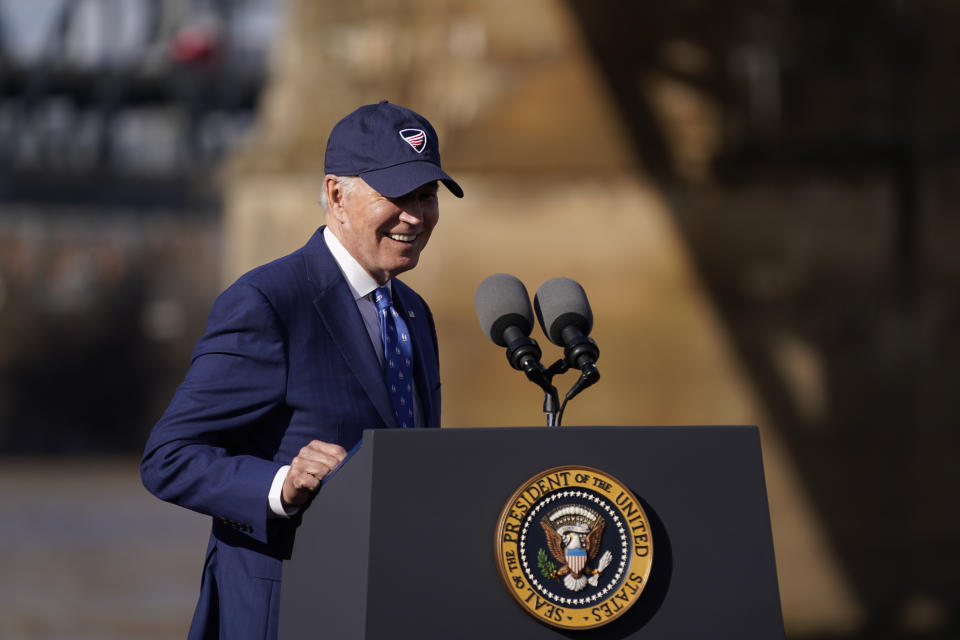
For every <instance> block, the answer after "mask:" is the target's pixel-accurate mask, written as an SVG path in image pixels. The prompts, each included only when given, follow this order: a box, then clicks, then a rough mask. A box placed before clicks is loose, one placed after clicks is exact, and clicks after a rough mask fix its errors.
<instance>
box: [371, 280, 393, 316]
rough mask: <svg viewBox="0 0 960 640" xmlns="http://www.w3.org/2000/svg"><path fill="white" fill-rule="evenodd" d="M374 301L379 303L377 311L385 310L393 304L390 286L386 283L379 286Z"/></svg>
mask: <svg viewBox="0 0 960 640" xmlns="http://www.w3.org/2000/svg"><path fill="white" fill-rule="evenodd" d="M373 301H374V302H375V303H376V305H377V311H383V310H384V309H389V308H390V307H392V306H393V299H392V298H391V297H390V287H388V286H386V285H384V286H382V287H377V290H376V291H374V292H373Z"/></svg>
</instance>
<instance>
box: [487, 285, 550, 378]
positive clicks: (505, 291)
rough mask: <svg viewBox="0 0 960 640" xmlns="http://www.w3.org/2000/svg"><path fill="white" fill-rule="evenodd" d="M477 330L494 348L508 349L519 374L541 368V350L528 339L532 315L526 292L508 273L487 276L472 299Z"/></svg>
mask: <svg viewBox="0 0 960 640" xmlns="http://www.w3.org/2000/svg"><path fill="white" fill-rule="evenodd" d="M473 302H474V306H476V308H477V318H478V319H479V320H480V328H481V329H483V332H484V333H485V334H486V335H487V337H488V338H490V339H491V340H493V342H494V344H496V345H499V346H501V347H506V348H507V360H508V361H509V362H510V366H511V367H513V368H514V369H518V370H520V371H526V372H527V374H528V376H529V375H530V373H531V371H530V370H531V369H532V368H533V369H535V368H540V369H542V365H540V356H541V355H542V352H541V351H540V346H539V345H538V344H537V342H536V340H534V339H533V338H531V337H530V332H531V331H532V330H533V311H532V310H531V308H530V296H529V294H527V288H526V287H524V286H523V283H522V282H520V280H519V279H518V278H516V277H515V276H512V275H510V274H507V273H495V274H493V275H492V276H488V277H487V278H486V279H484V281H483V282H481V283H480V285H479V286H478V287H477V293H476V295H475V296H474V299H473Z"/></svg>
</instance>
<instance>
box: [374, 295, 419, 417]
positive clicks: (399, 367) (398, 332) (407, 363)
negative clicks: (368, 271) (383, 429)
mask: <svg viewBox="0 0 960 640" xmlns="http://www.w3.org/2000/svg"><path fill="white" fill-rule="evenodd" d="M373 298H374V302H376V304H377V315H378V316H379V318H380V338H381V340H382V343H383V370H384V373H385V374H386V377H387V389H388V390H389V391H390V400H392V401H393V411H394V413H395V414H396V415H397V424H399V425H400V426H401V427H402V428H405V429H406V428H410V427H413V426H414V425H413V343H412V342H411V341H410V330H409V329H407V323H406V322H404V321H403V318H402V317H401V316H400V314H399V313H397V310H396V309H395V308H394V306H393V301H392V300H391V298H390V289H389V288H388V287H385V286H384V287H379V288H378V289H377V290H376V291H375V292H374V294H373Z"/></svg>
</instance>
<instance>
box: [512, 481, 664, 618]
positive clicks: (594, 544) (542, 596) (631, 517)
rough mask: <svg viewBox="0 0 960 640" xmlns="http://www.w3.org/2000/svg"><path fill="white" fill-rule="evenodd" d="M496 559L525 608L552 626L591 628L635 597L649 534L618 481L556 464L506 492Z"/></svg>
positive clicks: (644, 573)
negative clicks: (513, 489)
mask: <svg viewBox="0 0 960 640" xmlns="http://www.w3.org/2000/svg"><path fill="white" fill-rule="evenodd" d="M496 559H497V569H498V570H499V572H500V577H501V578H502V579H503V584H504V585H505V586H506V588H507V591H509V592H510V595H511V596H513V598H514V600H516V601H517V603H519V604H520V606H521V607H522V608H523V609H524V610H525V611H526V612H527V613H529V614H530V615H532V616H533V617H535V618H537V619H538V620H540V621H542V622H545V623H547V624H549V625H552V626H554V627H559V628H562V629H591V628H593V627H599V626H602V625H605V624H607V623H609V622H611V621H612V620H615V619H616V618H618V617H620V616H621V615H623V614H624V613H625V612H626V611H627V609H629V608H630V607H631V606H632V605H633V604H634V603H635V602H636V601H637V600H638V599H639V598H640V594H641V592H643V589H644V587H646V585H647V581H648V580H649V578H650V567H651V564H652V562H653V539H652V537H651V535H650V524H649V521H648V520H647V515H646V513H644V511H643V507H642V506H641V505H640V502H639V501H638V500H637V498H636V496H634V495H633V493H631V492H630V490H629V489H628V488H627V487H626V486H624V485H623V484H622V483H620V482H619V481H617V480H616V479H615V478H613V477H612V476H610V475H608V474H606V473H604V472H603V471H599V470H597V469H593V468H591V467H576V466H566V467H555V468H553V469H548V470H546V471H543V472H541V473H538V474H537V475H535V476H533V477H532V478H530V480H528V481H527V482H525V483H523V484H522V485H520V487H519V488H518V489H517V490H516V491H515V492H514V493H513V495H512V496H510V499H509V500H508V501H507V503H506V505H505V506H504V507H503V511H502V512H501V513H500V520H499V522H498V523H497V531H496Z"/></svg>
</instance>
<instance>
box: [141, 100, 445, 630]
mask: <svg viewBox="0 0 960 640" xmlns="http://www.w3.org/2000/svg"><path fill="white" fill-rule="evenodd" d="M325 173H326V176H325V178H324V192H323V194H322V197H321V202H322V203H323V206H324V209H325V211H326V222H327V226H325V227H321V228H320V229H319V230H318V231H317V232H316V233H315V234H314V236H313V237H312V238H311V239H310V241H309V242H308V243H307V244H306V246H304V247H303V248H302V249H300V250H299V251H296V252H294V253H292V254H290V255H289V256H286V257H283V258H280V259H279V260H276V261H274V262H271V263H269V264H267V265H264V266H262V267H259V268H257V269H254V270H253V271H251V272H249V273H247V274H246V275H244V276H243V277H241V278H240V279H239V280H238V281H237V282H236V283H234V284H233V285H232V286H231V287H229V288H228V289H227V290H226V291H225V292H224V293H223V294H222V295H221V296H220V297H219V298H218V299H217V301H216V303H214V306H213V309H212V311H211V313H210V318H209V321H208V324H207V329H206V332H205V333H204V335H203V337H202V338H201V339H200V341H199V342H198V344H197V347H196V349H195V350H194V354H193V360H192V363H191V365H190V370H189V371H188V372H187V375H186V378H185V379H184V381H183V383H182V384H181V385H180V387H179V388H178V389H177V392H176V395H175V396H174V398H173V400H172V401H171V403H170V406H169V407H168V408H167V411H166V412H165V413H164V415H163V417H162V418H161V419H160V421H159V422H158V423H157V425H156V426H155V427H154V429H153V432H152V433H151V435H150V439H149V441H148V442H147V445H146V451H145V453H144V457H143V461H142V463H141V475H142V478H143V483H144V485H145V486H146V487H147V489H149V490H150V492H152V493H153V494H154V495H156V496H158V497H160V498H161V499H163V500H168V501H170V502H174V503H176V504H179V505H181V506H184V507H187V508H189V509H193V510H195V511H199V512H201V513H205V514H208V515H210V516H212V517H213V530H212V532H211V535H210V543H209V545H208V548H207V554H206V561H205V564H204V570H203V580H202V585H201V593H200V599H199V602H198V604H197V609H196V612H195V614H194V618H193V623H192V626H191V629H190V636H189V637H190V638H191V639H192V638H217V637H219V638H230V639H231V640H235V639H243V638H257V639H261V638H274V637H276V633H277V615H278V609H279V594H280V576H281V566H282V560H283V559H285V558H289V557H290V551H291V548H292V545H293V537H294V531H295V529H296V527H297V525H298V524H299V522H300V515H301V514H300V510H301V508H302V507H303V505H305V504H306V503H307V501H308V500H309V499H310V497H311V496H312V495H313V494H314V493H315V492H316V491H317V490H318V489H319V487H320V485H321V481H322V480H323V479H324V477H326V476H327V475H328V474H329V473H330V472H331V471H332V470H333V469H335V468H336V467H337V465H338V464H340V463H341V462H342V461H343V460H344V457H345V456H346V451H345V450H346V449H349V448H350V447H352V446H353V445H354V444H356V443H357V442H358V441H359V439H360V436H361V431H362V430H363V429H366V428H372V427H414V426H417V427H439V426H440V424H439V423H440V377H439V370H438V369H439V367H438V357H437V338H436V331H435V329H434V325H433V318H432V316H431V314H430V310H429V308H428V307H427V305H426V303H424V301H423V300H422V299H421V298H420V297H419V296H418V295H417V294H416V293H414V292H413V290H412V289H410V288H409V287H407V286H406V285H404V284H403V283H401V282H399V281H397V280H394V277H395V276H397V275H398V274H400V273H403V272H404V271H407V270H409V269H412V268H414V267H415V266H416V265H417V262H418V260H419V258H420V252H421V251H422V250H423V248H424V247H425V246H426V244H427V241H428V240H429V238H430V234H431V232H432V231H433V228H434V227H435V226H436V224H437V220H438V217H439V208H438V204H437V189H438V181H439V182H443V184H444V185H446V187H447V188H448V189H449V190H450V191H451V192H453V193H454V194H455V195H456V196H457V197H462V196H463V191H462V190H461V189H460V186H459V185H458V184H457V183H456V182H454V181H453V179H451V178H450V176H448V175H447V174H446V173H444V171H443V170H442V168H441V166H440V155H439V153H438V150H437V136H436V133H435V132H434V129H433V127H432V126H431V125H430V123H429V122H427V120H426V119H424V118H423V117H422V116H420V115H418V114H416V113H414V112H413V111H410V110H409V109H406V108H403V107H400V106H397V105H393V104H390V103H388V102H386V101H383V102H380V103H379V104H376V105H367V106H363V107H360V108H359V109H357V110H356V111H354V112H353V113H351V114H349V115H348V116H346V117H345V118H344V119H343V120H341V121H340V122H339V123H338V124H337V125H336V126H335V127H334V128H333V131H332V132H331V134H330V138H329V140H328V142H327V151H326V156H325ZM391 300H392V303H391Z"/></svg>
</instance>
